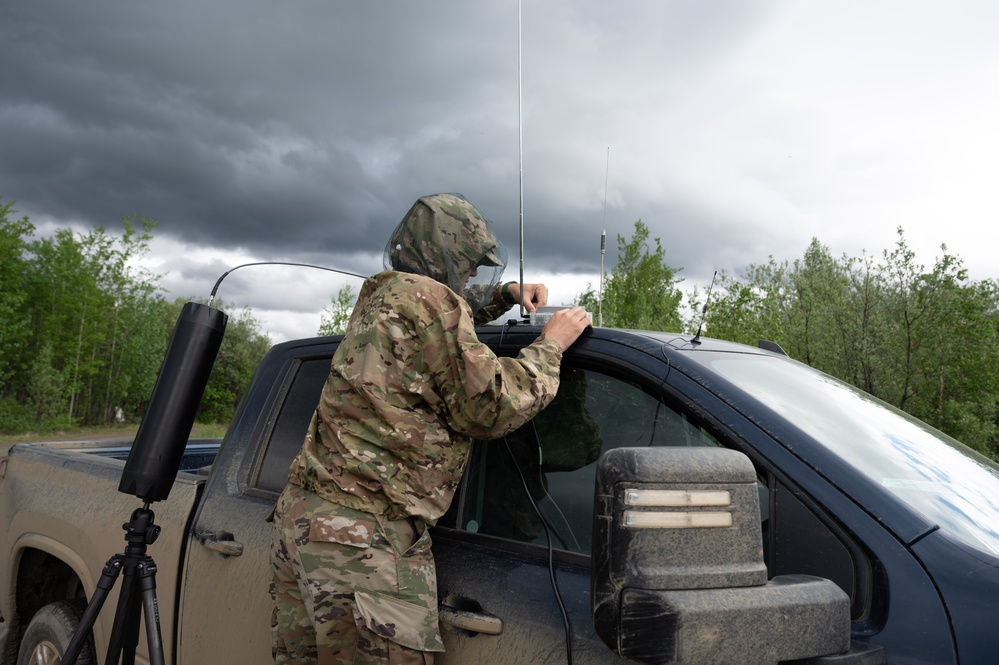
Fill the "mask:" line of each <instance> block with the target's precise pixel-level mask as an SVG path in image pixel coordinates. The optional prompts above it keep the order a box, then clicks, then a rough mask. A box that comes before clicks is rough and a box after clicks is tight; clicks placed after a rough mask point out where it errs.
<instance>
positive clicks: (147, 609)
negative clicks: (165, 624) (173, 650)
mask: <svg viewBox="0 0 999 665" xmlns="http://www.w3.org/2000/svg"><path fill="white" fill-rule="evenodd" d="M139 570H140V573H139V574H140V577H139V582H140V583H139V588H140V589H141V590H142V607H143V610H144V611H143V614H144V615H145V617H146V640H147V641H148V644H149V663H150V665H164V662H163V636H162V633H161V632H160V609H159V604H158V603H157V602H156V564H155V563H154V562H153V560H152V559H151V558H149V557H146V559H145V561H144V562H143V563H142V565H141V566H140V567H139Z"/></svg>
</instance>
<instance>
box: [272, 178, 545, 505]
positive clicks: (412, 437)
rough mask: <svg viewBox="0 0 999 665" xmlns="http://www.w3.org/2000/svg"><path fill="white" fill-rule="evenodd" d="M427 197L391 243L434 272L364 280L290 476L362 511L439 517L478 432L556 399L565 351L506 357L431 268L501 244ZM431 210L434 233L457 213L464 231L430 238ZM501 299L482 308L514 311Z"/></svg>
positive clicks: (516, 423) (463, 262)
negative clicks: (485, 339) (482, 337)
mask: <svg viewBox="0 0 999 665" xmlns="http://www.w3.org/2000/svg"><path fill="white" fill-rule="evenodd" d="M436 196H442V195H436ZM433 198H435V197H427V199H433ZM427 199H421V201H420V202H417V205H416V206H414V210H412V211H410V214H409V215H408V216H407V218H406V219H404V220H403V223H402V224H401V225H400V228H401V229H403V236H402V241H401V242H390V246H389V247H390V251H392V250H393V249H395V250H396V252H398V251H399V249H400V248H403V249H406V248H410V247H412V248H415V251H413V252H410V254H411V257H410V258H411V259H413V261H414V262H415V261H419V262H420V263H421V265H422V266H423V267H422V268H421V269H422V270H423V271H425V272H424V273H423V274H420V273H419V272H417V271H416V270H412V266H407V269H408V270H409V272H400V271H399V270H388V271H385V272H382V273H379V274H377V275H375V276H373V277H371V278H369V279H368V280H366V281H365V283H364V286H363V287H362V289H361V292H360V294H359V296H358V300H357V304H356V305H355V307H354V311H353V314H352V315H351V319H350V322H349V323H348V325H347V332H346V335H345V337H344V339H343V341H342V342H341V344H340V346H339V348H338V349H337V351H336V354H335V355H334V357H333V362H332V365H331V371H330V375H329V377H328V378H327V381H326V384H325V386H324V388H323V392H322V396H321V398H320V403H319V406H318V407H317V409H316V412H315V414H314V415H313V418H312V422H311V424H310V425H309V431H308V433H307V435H306V439H305V443H304V445H303V447H302V450H301V452H300V453H299V455H298V456H297V457H296V458H295V460H294V462H293V463H292V466H291V470H290V476H289V480H290V482H292V483H294V484H296V485H300V486H303V487H305V488H307V489H309V490H311V491H313V492H315V493H316V494H319V495H320V496H323V497H324V498H326V499H327V500H329V501H332V502H334V503H337V504H340V505H344V506H347V507H349V508H353V509H355V510H361V511H364V512H368V513H372V514H384V515H387V516H388V517H390V518H392V519H399V518H403V517H416V518H419V519H421V520H423V521H424V522H427V523H428V524H433V523H434V522H436V520H437V519H438V518H439V517H440V516H441V515H443V514H444V512H445V511H446V510H447V508H448V506H449V505H450V503H451V499H452V497H453V495H454V491H455V488H456V487H457V485H458V482H459V481H460V478H461V473H462V471H463V469H464V466H465V462H466V460H467V458H468V452H469V447H470V443H471V438H472V437H476V438H483V439H491V438H497V437H501V436H503V435H505V434H507V433H509V432H511V431H512V430H514V429H516V428H518V427H520V426H521V425H523V424H524V423H526V422H527V421H529V420H530V419H531V418H533V417H534V416H535V415H536V414H537V413H538V412H539V411H540V410H541V409H543V408H544V407H545V406H546V405H547V404H548V403H549V402H551V400H552V399H553V398H554V397H555V393H556V391H557V390H558V381H559V379H558V377H559V365H560V362H561V357H562V350H561V348H560V347H559V345H558V343H557V342H554V341H552V340H546V339H539V340H537V341H536V342H534V343H533V344H531V345H530V346H528V347H526V348H525V349H523V350H522V351H521V353H520V354H519V355H518V356H517V357H515V358H499V357H497V356H496V355H495V354H493V352H492V351H491V350H490V349H489V348H488V347H487V346H485V345H484V344H482V343H480V342H479V340H478V338H477V337H476V335H475V330H474V321H473V315H472V310H471V307H470V306H469V304H468V302H466V300H465V299H464V298H462V297H460V296H459V295H458V294H457V293H455V291H454V290H452V288H450V287H449V286H448V285H447V284H448V283H451V284H456V282H454V281H453V279H452V280H449V276H448V275H447V274H441V272H440V271H436V272H435V269H434V268H433V266H434V265H436V266H445V265H448V266H451V267H450V268H447V269H446V270H455V269H457V270H461V271H465V272H467V271H469V270H472V269H473V268H475V267H476V265H477V263H478V262H480V261H484V260H492V258H491V257H493V256H494V255H495V254H494V253H493V250H494V249H495V248H496V245H497V244H498V241H496V240H495V239H494V238H493V237H492V234H491V233H488V236H485V235H483V234H478V235H477V234H476V233H468V232H467V226H468V219H467V217H468V215H467V214H465V215H454V214H452V215H448V214H446V213H447V212H448V211H447V210H446V209H445V210H444V213H442V212H441V206H440V205H439V201H432V200H431V201H429V202H428V203H425V204H424V205H425V208H426V209H423V210H420V209H418V208H419V207H420V205H421V202H427ZM466 205H468V204H467V203H466ZM468 207H469V208H471V206H470V205H468ZM427 210H429V211H430V213H429V216H430V217H437V218H446V219H436V220H434V221H432V223H431V224H430V225H429V227H430V228H432V229H436V228H437V227H441V226H446V225H447V224H448V223H451V222H454V221H455V220H454V218H458V222H457V223H460V224H463V225H465V226H466V229H464V230H462V232H459V233H443V234H441V233H433V232H431V233H426V232H425V231H426V230H427V229H426V228H424V227H426V224H423V226H421V225H420V224H421V219H419V218H426V217H428V213H427ZM472 210H473V211H474V208H472ZM414 211H415V212H414ZM462 212H463V211H462ZM414 218H418V219H416V223H415V224H414V223H412V221H413V219H414ZM407 221H409V222H410V223H409V224H408V231H406V229H405V228H404V227H407ZM472 221H473V222H474V221H475V220H472ZM422 222H426V219H422ZM474 230H476V231H477V230H479V229H474ZM407 233H408V236H407ZM480 235H481V236H483V238H484V239H478V238H479V236H480ZM469 238H471V239H472V240H471V241H470V240H469ZM399 239H400V236H399V231H398V230H397V233H396V234H395V235H393V241H397V240H399ZM470 242H471V243H472V244H474V243H476V242H478V243H479V245H478V246H473V247H471V248H470V247H469V243H470ZM491 243H494V244H491ZM403 253H405V251H404V252H403ZM427 266H431V267H427ZM451 277H452V278H453V277H454V276H453V275H452V276H451ZM493 294H494V297H493V300H492V302H491V303H490V306H488V307H486V308H485V309H484V310H483V314H484V315H488V314H498V313H501V312H502V311H505V309H504V307H503V302H502V299H501V297H500V295H499V293H498V289H495V288H494V289H493ZM507 306H508V305H507Z"/></svg>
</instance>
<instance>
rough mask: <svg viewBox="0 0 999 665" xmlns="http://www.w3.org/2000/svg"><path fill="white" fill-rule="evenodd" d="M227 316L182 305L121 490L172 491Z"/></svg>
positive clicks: (156, 495)
mask: <svg viewBox="0 0 999 665" xmlns="http://www.w3.org/2000/svg"><path fill="white" fill-rule="evenodd" d="M228 320H229V317H228V315H226V314H225V312H222V311H221V310H218V309H214V308H212V307H209V306H208V305H202V304H199V303H193V302H189V303H186V304H185V305H184V308H183V309H182V310H181V312H180V316H179V317H178V318H177V325H176V326H175V327H174V329H173V335H172V336H171V337H170V344H169V346H168V347H167V352H166V357H165V358H164V359H163V366H162V367H161V368H160V373H159V376H158V377H157V379H156V386H155V387H154V388H153V394H152V398H151V399H150V401H149V408H148V409H147V410H146V415H145V416H144V417H143V418H142V424H141V425H139V431H138V433H137V434H136V435H135V441H134V442H133V443H132V450H131V452H130V453H129V455H128V461H127V462H125V470H124V471H122V474H121V483H119V485H118V491H119V492H124V493H126V494H134V495H135V496H137V497H139V498H141V499H143V500H145V501H146V502H147V503H151V502H153V501H162V500H163V499H166V498H167V496H168V495H169V494H170V488H171V487H173V482H174V480H175V479H176V478H177V471H178V470H179V469H180V461H181V458H182V457H183V455H184V447H185V446H186V445H187V439H188V437H189V436H190V435H191V428H192V427H193V426H194V418H195V416H196V415H197V412H198V405H199V404H201V398H202V396H203V395H204V394H205V386H206V385H207V384H208V377H209V375H211V373H212V367H213V366H214V365H215V358H216V356H218V352H219V347H220V346H221V345H222V337H223V335H224V334H225V325H226V321H228Z"/></svg>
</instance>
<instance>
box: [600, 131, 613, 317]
mask: <svg viewBox="0 0 999 665" xmlns="http://www.w3.org/2000/svg"><path fill="white" fill-rule="evenodd" d="M609 181H610V146H607V168H606V170H605V171H604V228H603V230H602V231H600V293H599V294H598V295H597V326H603V325H604V253H605V252H606V251H607V183H608V182H609Z"/></svg>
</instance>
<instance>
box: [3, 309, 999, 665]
mask: <svg viewBox="0 0 999 665" xmlns="http://www.w3.org/2000/svg"><path fill="white" fill-rule="evenodd" d="M538 332H539V329H538V328H533V327H530V326H524V325H513V326H509V325H508V326H485V327H481V328H479V330H478V333H479V336H480V339H481V340H482V341H484V342H485V343H487V344H489V346H490V347H492V348H493V349H494V350H495V351H496V353H498V354H500V355H513V354H515V353H516V352H517V351H518V349H520V348H521V347H522V346H523V345H525V344H528V343H530V342H531V341H532V340H533V339H535V338H536V336H537V334H538ZM336 344H337V339H335V338H317V339H310V340H301V341H294V342H288V343H285V344H280V345H278V346H276V347H274V348H273V349H272V350H271V352H270V353H269V354H268V356H267V357H266V358H265V359H264V361H263V362H262V363H261V366H260V368H259V370H258V372H257V375H256V377H255V378H254V381H253V384H252V386H251V387H250V389H249V391H248V393H247V395H246V397H245V399H244V401H243V404H242V405H241V407H240V410H239V413H238V414H237V417H236V419H235V420H234V421H233V423H232V425H231V427H230V430H229V432H228V434H227V435H226V437H225V439H224V441H223V443H222V446H221V448H220V451H219V453H218V456H217V458H216V459H215V461H214V465H213V466H212V467H211V468H210V469H207V468H206V469H202V470H201V471H200V472H187V471H182V472H181V473H180V475H179V477H178V480H177V483H178V485H179V486H180V487H181V489H179V490H178V489H175V490H174V493H175V494H177V495H180V496H181V497H184V500H185V501H187V502H188V505H187V506H186V507H181V508H177V509H176V511H175V512H177V513H178V514H179V517H169V516H168V517H167V520H168V521H173V522H175V524H171V523H167V524H165V525H164V526H163V529H164V533H166V532H168V531H171V530H172V531H175V532H178V533H179V535H177V534H175V535H177V537H176V538H175V539H176V540H177V541H178V543H177V544H176V545H169V547H171V548H173V549H169V550H166V551H164V550H161V549H159V548H160V547H161V545H160V544H159V543H157V544H156V545H154V546H153V547H151V548H150V554H151V555H152V556H153V557H155V558H156V559H157V561H158V562H163V559H166V558H168V559H171V561H170V562H168V565H166V566H164V565H162V563H161V569H164V570H167V571H176V572H175V576H176V579H172V578H171V577H169V576H166V575H161V577H160V582H159V594H160V598H161V601H162V602H161V605H162V606H163V608H164V609H163V616H162V617H161V620H162V621H163V625H164V636H165V637H164V642H165V650H166V652H167V654H168V662H171V661H172V662H176V663H181V664H183V663H195V662H197V663H219V662H240V663H260V664H263V663H267V662H270V653H269V635H268V627H269V611H270V606H269V599H268V596H267V583H268V577H269V574H268V566H267V558H268V552H269V545H270V532H269V525H268V524H266V523H265V521H264V518H265V516H266V514H267V513H268V511H269V510H270V508H271V506H272V505H273V502H274V500H275V498H276V496H277V494H278V492H279V491H280V490H281V488H282V487H283V485H284V483H285V478H286V473H287V468H288V465H289V463H290V460H291V458H292V457H293V455H294V454H295V453H296V452H297V450H298V447H299V446H300V444H301V442H302V438H303V433H304V431H305V428H306V425H307V423H308V421H309V418H310V416H311V412H312V410H313V409H314V407H315V405H316V403H317V399H318V395H319V391H320V389H321V386H322V384H323V381H324V380H325V378H326V374H327V372H328V368H329V362H330V357H331V355H332V353H333V351H334V349H335V347H336ZM41 448H44V446H42V447H41ZM74 454H75V457H73V456H72V455H74ZM91 457H94V456H92V455H85V454H81V453H70V452H68V451H65V450H45V451H42V450H39V449H38V447H34V448H33V447H32V446H28V445H24V444H22V445H18V446H15V447H14V448H13V449H12V450H11V451H10V452H9V456H8V458H7V459H6V460H5V461H4V462H3V463H4V465H5V467H4V468H5V470H6V475H7V477H6V478H5V479H4V480H2V481H0V510H3V511H10V510H11V508H10V507H9V506H4V502H5V501H6V502H8V503H10V502H11V499H4V497H5V496H6V495H7V494H8V493H10V492H8V491H7V490H5V487H4V486H5V485H11V482H12V480H14V478H15V477H16V476H17V474H18V473H20V474H27V473H28V472H29V469H34V470H33V471H31V473H33V474H35V478H36V479H37V478H38V477H39V476H40V475H42V474H40V472H39V469H43V468H49V469H53V470H51V473H50V474H48V473H47V474H45V475H51V476H52V478H53V479H58V480H59V482H60V483H62V484H64V485H65V484H66V483H74V482H78V481H77V480H72V479H62V478H61V476H59V475H58V474H60V473H63V471H62V470H54V469H55V467H61V468H63V469H69V468H72V467H74V466H81V465H85V463H84V462H82V461H81V460H83V459H89V458H91ZM19 460H20V461H19ZM86 464H89V465H90V467H89V470H88V471H87V473H90V474H93V473H96V472H98V471H99V472H100V473H102V474H104V475H106V476H108V478H111V477H112V476H114V475H115V473H116V472H117V471H120V466H113V464H117V462H113V461H108V460H101V461H99V462H87V463H86ZM46 465H48V466H46ZM95 470H96V471H95ZM28 480H29V479H28V478H24V477H22V481H23V483H24V484H23V485H22V486H28V482H27V481H28ZM102 487H103V486H102ZM22 491H28V490H22ZM88 491H89V492H96V491H98V490H97V489H94V487H88ZM99 491H101V492H104V491H105V489H100V490H99ZM106 492H107V494H108V495H109V496H112V495H113V492H114V488H113V486H108V487H107V488H106ZM93 500H94V501H98V500H100V501H111V499H104V498H98V497H94V499H93ZM174 500H175V499H174V497H171V499H170V500H168V501H166V502H164V512H165V513H167V514H168V515H171V514H172V511H174V509H173V508H170V505H171V503H172V502H174ZM178 500H179V499H178ZM114 501H117V502H118V503H121V502H122V499H114ZM77 502H79V499H77ZM116 505H117V504H116ZM155 506H159V504H155ZM155 506H154V507H155ZM23 509H24V510H28V508H26V507H25V508H23ZM57 509H58V510H64V511H66V516H65V519H66V520H74V519H79V518H78V517H75V516H74V515H75V512H74V511H76V510H77V509H76V507H75V506H72V505H68V506H64V507H62V508H59V506H57V505H55V504H52V505H51V506H49V507H47V508H45V510H51V511H56V510H57ZM35 510H40V509H39V508H35ZM185 513H186V514H187V517H184V514H185ZM159 514H160V512H159V511H158V512H157V515H159ZM90 515H91V519H92V512H91V513H90ZM119 515H120V513H117V512H116V513H115V514H114V516H115V518H117V517H118V516H119ZM5 519H6V525H7V536H6V537H7V541H6V542H7V543H8V548H10V549H11V550H15V551H10V552H8V555H9V556H10V557H11V558H10V559H9V563H8V566H7V572H5V573H4V574H5V575H6V577H5V578H4V579H3V580H0V582H3V583H4V584H6V585H7V586H5V587H4V588H3V589H2V591H3V592H4V594H5V595H6V596H7V597H8V598H9V599H10V600H7V601H4V605H3V607H2V608H0V610H2V611H3V612H4V613H5V614H4V617H3V618H4V619H5V620H6V621H9V622H10V623H9V624H8V626H10V627H11V630H10V635H8V636H7V640H8V644H7V650H5V652H9V651H10V640H12V639H20V635H21V634H23V633H24V628H25V627H28V628H29V633H31V631H30V624H31V623H32V620H33V618H32V617H33V616H35V617H37V616H40V615H43V614H44V612H45V607H42V605H45V603H46V602H51V603H55V604H58V603H60V602H62V603H63V604H64V609H65V601H64V600H63V599H62V598H61V597H60V596H59V594H60V593H64V591H62V590H63V589H67V588H71V589H74V593H75V594H76V595H77V596H78V597H83V598H86V597H88V596H89V594H90V593H92V588H88V586H89V585H91V584H92V580H93V578H94V577H95V575H96V573H95V572H94V570H95V569H96V571H98V572H99V570H100V565H101V563H102V562H103V557H105V556H107V555H109V554H111V553H112V552H113V551H114V550H115V549H116V547H115V544H114V541H108V540H106V539H105V541H104V544H103V547H104V549H103V550H99V548H98V551H96V552H94V551H89V550H88V551H87V552H83V553H79V556H78V557H77V558H78V559H80V561H77V560H76V559H73V557H72V556H70V554H72V552H70V550H73V549H74V548H75V547H77V546H76V545H70V544H65V543H64V544H63V545H62V546H61V547H60V546H56V545H55V544H52V545H42V544H41V543H42V542H43V541H42V540H41V539H39V538H33V539H29V542H30V544H31V550H30V556H28V555H27V554H26V553H25V552H23V551H20V550H16V543H18V542H20V541H21V540H23V539H24V536H20V535H18V534H17V533H14V532H13V531H12V528H13V527H12V525H16V524H20V523H21V522H23V520H20V521H19V520H18V519H17V518H16V516H11V515H6V516H5ZM159 521H160V523H161V524H163V520H159ZM118 522H120V519H119V520H118ZM37 523H39V522H38V520H36V521H35V524H37ZM42 523H44V521H42ZM747 525H748V527H747ZM49 538H50V539H52V540H57V539H58V536H57V535H51V536H49ZM433 539H434V553H435V556H436V560H437V567H438V575H439V592H440V604H441V622H442V633H443V636H444V642H445V646H446V648H447V651H446V652H445V653H444V654H440V655H439V657H438V659H437V662H438V664H441V663H443V664H464V663H483V664H486V663H494V664H497V665H517V664H523V665H528V664H532V665H533V664H536V663H568V662H572V663H575V664H577V665H583V664H586V665H594V664H607V663H621V662H643V663H670V662H677V663H719V662H732V663H776V662H778V661H780V662H795V663H813V664H818V663H827V664H833V663H835V664H840V665H844V664H856V663H864V664H875V663H886V662H887V663H934V664H943V663H961V664H962V665H969V664H971V663H982V664H984V663H994V662H999V630H996V629H995V627H994V624H995V623H996V621H995V620H996V618H997V613H996V610H995V609H994V603H995V602H996V601H995V599H996V598H999V468H997V466H996V465H995V464H993V463H992V462H990V461H988V460H987V459H985V458H983V457H981V456H979V455H977V454H976V453H974V452H972V451H970V450H969V449H968V448H966V447H964V446H962V445H961V444H959V443H958V442H956V441H953V440H951V439H949V438H947V437H946V436H944V435H942V434H941V433H939V432H936V431H934V430H933V429H931V428H929V427H928V426H926V425H924V424H922V423H920V422H918V421H915V420H913V419H911V418H909V417H907V416H906V415H905V414H902V413H900V412H898V411H896V410H894V409H892V408H890V407H887V406H885V405H884V404H882V403H880V402H878V401H877V400H875V399H873V398H871V397H870V396H868V395H866V394H865V393H863V392H860V391H858V390H855V389H853V388H851V387H848V386H845V385H844V384H842V383H839V382H838V381H836V380H834V379H832V378H830V377H828V376H826V375H824V374H822V373H820V372H816V371H814V370H811V369H809V368H808V367H806V366H804V365H802V364H801V363H798V362H796V361H794V360H792V359H789V358H787V357H785V356H783V355H782V354H781V353H779V352H775V351H771V350H765V349H761V348H752V347H747V346H743V345H738V344H732V343H725V342H719V341H717V340H710V339H695V338H692V337H691V336H689V335H675V334H665V333H647V332H634V331H621V330H612V329H602V328H596V329H593V330H591V331H588V332H587V333H586V334H584V335H583V337H582V338H581V339H580V340H579V341H578V342H577V343H576V344H575V345H574V346H573V348H572V349H570V350H569V351H568V352H567V353H566V355H565V360H564V364H563V370H562V384H561V387H560V389H559V394H558V397H557V398H556V400H555V401H554V402H553V403H552V405H551V406H550V407H549V408H548V409H546V410H545V411H544V412H542V413H541V414H540V415H539V416H538V417H537V418H536V419H535V420H534V421H533V422H531V423H529V424H528V425H526V426H525V427H524V428H522V429H521V430H519V431H517V432H515V433H513V434H512V435H510V436H508V437H507V438H506V439H505V440H500V441H489V442H476V443H475V445H474V448H473V453H472V456H471V459H470V461H469V465H468V468H467V470H466V473H465V476H464V479H463V482H462V485H461V488H460V491H459V493H458V494H457V496H456V499H455V501H454V503H453V505H452V508H451V510H450V511H449V513H448V514H447V515H446V516H445V517H444V518H443V519H441V521H440V522H439V524H438V525H437V526H436V527H435V528H434V530H433ZM165 540H166V539H165ZM168 542H169V541H168ZM88 547H90V549H94V546H92V545H91V546H88ZM39 549H42V550H44V551H43V552H42V553H41V554H38V553H37V551H36V550H39ZM64 550H66V551H64ZM98 555H99V557H100V559H99V560H92V559H94V558H95V557H97V556H98ZM59 557H63V558H64V559H67V561H65V562H64V566H63V567H62V568H60V567H58V566H55V567H52V568H50V569H51V570H58V571H61V572H60V574H61V575H63V576H72V575H74V570H75V568H78V567H80V566H81V565H82V566H84V567H86V568H89V569H90V570H85V571H82V572H76V573H75V575H76V578H75V584H67V583H66V582H65V580H63V581H61V583H60V584H59V585H52V589H54V590H51V589H50V590H49V591H48V592H47V593H49V594H50V595H49V596H48V597H46V598H44V599H43V600H38V599H34V601H33V602H28V601H27V600H24V599H19V594H20V593H24V592H25V591H24V589H21V588H18V587H17V584H16V582H17V580H24V579H31V577H32V575H31V573H30V571H26V570H23V569H22V568H21V567H23V566H25V565H28V564H26V563H25V562H31V561H39V560H44V561H46V562H47V563H48V564H49V565H50V566H51V559H57V558H59ZM81 562H82V563H81ZM18 608H22V609H21V615H18ZM23 608H30V611H26V610H24V609H23ZM39 608H40V609H39ZM15 627H19V628H18V629H15ZM38 632H39V631H37V630H36V631H35V632H34V633H31V634H35V633H38ZM98 632H99V631H98ZM101 635H103V633H101ZM101 635H95V642H94V647H93V648H95V649H96V651H97V652H98V654H97V655H101V654H102V653H103V649H104V645H103V644H102V641H101V639H102V638H101ZM31 648H32V645H27V646H26V647H24V648H22V652H24V651H25V650H27V651H28V652H30V651H31ZM140 651H141V645H140Z"/></svg>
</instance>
